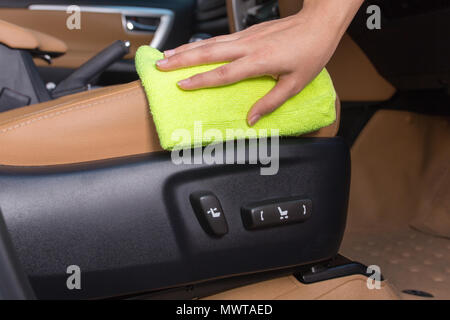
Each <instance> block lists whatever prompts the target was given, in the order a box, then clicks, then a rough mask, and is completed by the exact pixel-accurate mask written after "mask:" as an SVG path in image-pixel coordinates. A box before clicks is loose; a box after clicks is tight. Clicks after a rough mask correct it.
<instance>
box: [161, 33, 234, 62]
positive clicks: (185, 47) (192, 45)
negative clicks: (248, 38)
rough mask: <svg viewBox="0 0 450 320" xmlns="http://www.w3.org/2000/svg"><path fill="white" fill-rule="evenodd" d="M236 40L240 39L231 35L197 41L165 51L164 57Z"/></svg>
mask: <svg viewBox="0 0 450 320" xmlns="http://www.w3.org/2000/svg"><path fill="white" fill-rule="evenodd" d="M236 39H238V37H237V36H236V35H235V34H230V35H225V36H218V37H214V38H209V39H205V40H200V41H196V42H192V43H186V44H183V45H182V46H179V47H177V48H175V49H172V50H166V51H164V57H165V58H169V57H171V56H173V55H175V54H179V53H181V52H184V51H187V50H192V49H195V48H198V47H202V46H204V45H207V44H211V43H217V42H225V41H232V40H236Z"/></svg>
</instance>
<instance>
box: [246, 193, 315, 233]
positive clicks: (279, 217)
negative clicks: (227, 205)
mask: <svg viewBox="0 0 450 320" xmlns="http://www.w3.org/2000/svg"><path fill="white" fill-rule="evenodd" d="M311 214H312V201H311V200H309V199H291V200H286V201H273V202H271V203H267V202H266V203H261V204H254V205H248V206H244V207H242V208H241V215H242V221H243V223H244V226H245V228H246V229H249V230H253V229H262V228H269V227H276V226H282V225H285V224H292V223H299V222H304V221H306V220H308V219H309V218H310V217H311Z"/></svg>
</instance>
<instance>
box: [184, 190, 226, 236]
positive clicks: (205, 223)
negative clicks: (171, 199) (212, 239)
mask: <svg viewBox="0 0 450 320" xmlns="http://www.w3.org/2000/svg"><path fill="white" fill-rule="evenodd" d="M189 199H190V201H191V204H192V208H193V209H194V212H195V214H196V216H197V218H198V221H199V222H200V225H201V226H202V227H203V229H204V230H205V231H206V232H207V233H208V234H210V235H212V236H216V237H221V236H223V235H225V234H227V233H228V224H227V220H226V219H225V215H224V213H223V209H222V206H221V205H220V202H219V199H217V197H216V196H215V195H214V194H213V193H212V192H209V191H197V192H194V193H192V194H191V195H190V197H189Z"/></svg>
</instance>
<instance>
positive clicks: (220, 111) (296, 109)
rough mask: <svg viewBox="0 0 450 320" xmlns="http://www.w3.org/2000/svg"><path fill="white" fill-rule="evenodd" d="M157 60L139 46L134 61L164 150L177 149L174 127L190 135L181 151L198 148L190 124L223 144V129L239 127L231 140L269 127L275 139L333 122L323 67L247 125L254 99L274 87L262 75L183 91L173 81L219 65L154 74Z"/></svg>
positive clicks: (329, 84)
mask: <svg viewBox="0 0 450 320" xmlns="http://www.w3.org/2000/svg"><path fill="white" fill-rule="evenodd" d="M162 58H163V54H162V53H161V52H160V51H158V50H156V49H154V48H151V47H149V46H141V47H140V48H139V49H138V51H137V53H136V58H135V62H136V69H137V72H138V74H139V77H140V79H141V81H142V84H143V86H144V89H145V92H146V94H147V98H148V102H149V105H150V110H151V113H152V116H153V120H154V121H155V125H156V130H157V132H158V136H159V139H160V143H161V146H162V147H163V148H164V149H166V150H170V149H173V148H174V147H177V148H178V147H180V138H179V134H177V132H178V133H180V130H179V129H183V132H185V133H189V134H190V138H189V141H188V142H187V143H186V142H185V143H184V145H182V147H190V146H196V145H198V143H199V141H200V139H201V137H199V135H198V134H195V133H194V126H195V125H196V126H197V128H198V126H199V124H201V128H202V130H203V132H205V131H206V130H208V129H215V131H214V132H216V133H218V131H217V130H219V133H221V135H222V137H223V140H226V139H227V138H226V137H227V132H226V131H227V129H241V130H237V131H235V137H234V138H236V139H241V138H254V137H255V136H254V132H255V131H254V130H248V129H250V128H253V129H255V130H256V134H257V135H259V132H263V133H264V130H263V131H261V130H260V129H267V131H268V132H267V135H268V136H270V134H271V130H270V129H278V130H279V135H280V136H294V135H300V134H304V133H308V132H312V131H315V130H318V129H320V128H322V127H326V126H328V125H330V124H331V123H333V122H334V121H335V119H336V110H335V99H336V93H335V91H334V87H333V83H332V81H331V78H330V76H329V74H328V72H327V71H326V70H325V69H323V70H322V71H321V72H320V74H319V75H318V76H317V77H316V78H315V79H314V80H313V81H312V82H311V83H309V84H308V85H307V86H306V87H305V88H304V89H303V90H302V91H301V92H300V93H299V94H297V95H296V96H294V97H292V98H290V99H289V100H288V101H286V102H285V103H284V104H283V105H282V106H281V107H279V108H278V109H276V110H275V111H274V112H272V113H271V114H269V115H266V116H263V117H262V118H261V119H260V120H259V121H258V122H257V123H256V124H255V125H254V126H252V127H249V126H248V124H247V120H246V119H247V113H248V111H249V110H250V108H251V107H252V106H253V104H254V103H255V102H256V101H257V100H258V99H260V98H261V97H263V96H264V95H265V94H266V93H268V92H269V91H270V89H272V88H273V87H274V86H275V84H276V81H275V80H274V79H273V78H271V77H268V76H264V77H259V78H253V79H247V80H243V81H240V82H238V83H235V84H231V85H226V86H221V87H216V88H207V89H199V90H190V91H187V90H182V89H180V88H179V87H178V86H177V82H178V81H179V80H182V79H185V78H188V77H190V76H193V75H195V74H197V73H200V72H205V71H208V70H212V69H214V68H216V67H218V66H221V65H223V63H216V64H209V65H202V66H195V67H189V68H183V69H179V70H175V71H159V70H158V69H157V68H156V66H155V62H156V61H157V60H159V59H162ZM177 129H178V131H177ZM229 132H230V131H229ZM214 135H215V136H217V134H214ZM229 136H230V135H228V137H229ZM219 137H220V135H219ZM172 138H175V139H172ZM215 139H217V138H215ZM214 142H218V141H217V140H216V141H214ZM200 143H201V144H203V145H205V144H207V141H205V140H204V139H203V140H202V141H201V142H200Z"/></svg>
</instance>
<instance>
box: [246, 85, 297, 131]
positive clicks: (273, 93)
mask: <svg viewBox="0 0 450 320" xmlns="http://www.w3.org/2000/svg"><path fill="white" fill-rule="evenodd" d="M298 92H300V90H296V82H295V78H294V77H293V76H282V77H280V80H279V81H278V82H277V84H276V85H275V87H273V88H272V90H270V91H269V92H268V93H267V94H266V95H265V96H264V97H262V98H261V99H259V100H258V101H257V102H256V103H255V104H254V105H253V107H252V108H251V109H250V111H249V113H248V115H247V122H248V125H249V126H253V125H254V124H255V123H256V122H257V121H258V120H259V119H260V118H261V117H262V116H263V115H265V114H268V113H270V112H272V111H274V110H275V109H276V108H278V107H279V106H281V105H282V104H283V103H284V102H285V101H286V100H288V99H289V98H290V97H292V96H294V95H295V94H296V93H298Z"/></svg>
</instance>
